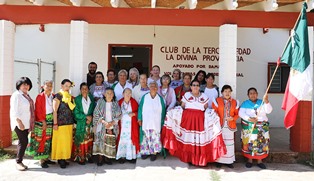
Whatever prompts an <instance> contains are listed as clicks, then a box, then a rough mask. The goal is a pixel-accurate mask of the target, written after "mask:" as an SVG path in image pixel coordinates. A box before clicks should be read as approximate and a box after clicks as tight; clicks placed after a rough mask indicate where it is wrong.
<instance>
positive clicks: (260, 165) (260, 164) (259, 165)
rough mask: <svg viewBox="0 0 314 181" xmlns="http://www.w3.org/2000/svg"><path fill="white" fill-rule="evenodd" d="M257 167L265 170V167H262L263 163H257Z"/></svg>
mask: <svg viewBox="0 0 314 181" xmlns="http://www.w3.org/2000/svg"><path fill="white" fill-rule="evenodd" d="M257 166H258V167H259V168H261V169H266V165H264V163H258V164H257Z"/></svg>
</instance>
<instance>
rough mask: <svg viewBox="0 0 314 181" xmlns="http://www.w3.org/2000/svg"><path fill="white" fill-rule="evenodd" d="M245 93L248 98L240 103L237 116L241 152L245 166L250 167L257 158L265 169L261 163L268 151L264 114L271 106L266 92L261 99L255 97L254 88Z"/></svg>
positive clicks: (268, 111)
mask: <svg viewBox="0 0 314 181" xmlns="http://www.w3.org/2000/svg"><path fill="white" fill-rule="evenodd" d="M247 95H248V97H249V99H248V100H246V101H244V102H243V103H242V105H241V107H240V110H239V116H240V117H241V118H242V119H241V125H242V131H241V140H242V152H243V156H244V157H246V158H247V159H248V162H247V163H246V164H245V166H246V167H247V168H251V167H252V166H253V159H254V160H257V166H258V167H260V168H261V169H266V166H265V165H264V164H263V163H262V159H264V158H266V157H267V156H268V153H269V122H268V118H267V116H266V114H269V113H271V112H272V110H273V108H272V106H271V104H270V102H269V101H268V95H267V94H266V95H264V97H263V100H261V99H258V98H257V97H258V93H257V90H256V88H254V87H251V88H249V89H248V91H247Z"/></svg>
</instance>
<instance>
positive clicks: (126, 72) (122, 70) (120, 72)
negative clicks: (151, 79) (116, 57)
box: [118, 69, 128, 76]
mask: <svg viewBox="0 0 314 181" xmlns="http://www.w3.org/2000/svg"><path fill="white" fill-rule="evenodd" d="M122 73H125V75H126V76H128V71H126V70H125V69H121V70H120V71H119V72H118V75H120V74H122Z"/></svg>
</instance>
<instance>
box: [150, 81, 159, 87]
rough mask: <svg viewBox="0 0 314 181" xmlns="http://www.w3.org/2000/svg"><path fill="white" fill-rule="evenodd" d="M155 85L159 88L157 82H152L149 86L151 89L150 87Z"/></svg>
mask: <svg viewBox="0 0 314 181" xmlns="http://www.w3.org/2000/svg"><path fill="white" fill-rule="evenodd" d="M153 84H155V86H156V87H158V84H157V82H156V81H152V82H150V83H149V84H148V85H149V87H150V86H151V85H153Z"/></svg>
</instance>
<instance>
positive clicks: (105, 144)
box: [93, 87, 121, 166]
mask: <svg viewBox="0 0 314 181" xmlns="http://www.w3.org/2000/svg"><path fill="white" fill-rule="evenodd" d="M120 119H121V109H120V107H119V105H118V103H117V102H116V101H115V99H114V92H113V89H112V88H109V87H108V88H106V92H105V98H104V99H103V98H102V99H99V101H98V103H97V106H96V108H95V110H94V117H93V125H94V129H93V131H94V135H95V136H94V143H93V155H98V162H97V165H98V166H101V165H102V164H103V163H106V164H108V165H112V162H111V159H114V158H116V136H117V135H118V128H117V124H118V121H119V120H120ZM103 156H104V157H105V159H104V161H103Z"/></svg>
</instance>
